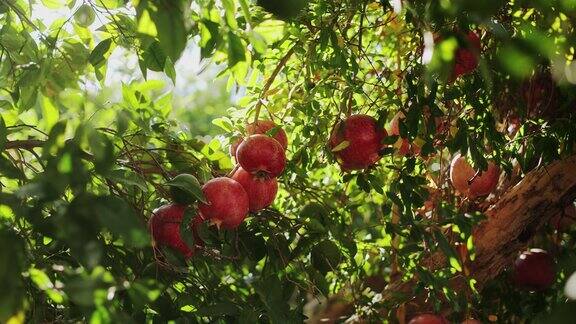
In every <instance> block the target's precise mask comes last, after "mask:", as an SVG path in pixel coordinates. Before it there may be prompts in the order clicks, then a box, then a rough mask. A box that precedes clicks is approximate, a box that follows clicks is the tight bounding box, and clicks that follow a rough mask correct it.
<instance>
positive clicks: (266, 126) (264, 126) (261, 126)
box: [230, 120, 288, 158]
mask: <svg viewBox="0 0 576 324" xmlns="http://www.w3.org/2000/svg"><path fill="white" fill-rule="evenodd" d="M276 127H278V126H277V125H276V124H275V123H274V122H273V121H271V120H259V121H257V122H254V123H251V124H248V125H247V126H246V132H247V133H248V135H249V136H250V135H256V134H266V133H267V132H268V131H269V130H271V129H273V128H276ZM272 137H273V138H274V139H275V140H277V141H278V143H280V145H282V147H283V148H284V150H286V149H287V148H288V136H286V132H285V131H284V130H283V129H281V128H279V129H278V130H277V132H276V133H275V134H274V135H273V136H272ZM242 142H243V140H242V139H237V140H235V141H234V142H232V144H231V145H230V156H233V157H234V158H236V151H237V150H238V146H240V144H241V143H242Z"/></svg>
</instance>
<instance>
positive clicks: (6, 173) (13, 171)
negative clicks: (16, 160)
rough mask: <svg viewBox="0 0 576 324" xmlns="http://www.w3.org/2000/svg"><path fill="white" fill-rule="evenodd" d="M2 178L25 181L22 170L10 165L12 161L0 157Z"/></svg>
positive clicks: (0, 175)
mask: <svg viewBox="0 0 576 324" xmlns="http://www.w3.org/2000/svg"><path fill="white" fill-rule="evenodd" d="M2 176H3V177H7V178H11V179H21V180H24V179H26V176H25V175H24V173H23V172H22V170H20V169H19V168H17V167H16V166H15V165H14V164H12V161H10V160H9V159H8V158H6V157H4V156H3V155H0V177H2Z"/></svg>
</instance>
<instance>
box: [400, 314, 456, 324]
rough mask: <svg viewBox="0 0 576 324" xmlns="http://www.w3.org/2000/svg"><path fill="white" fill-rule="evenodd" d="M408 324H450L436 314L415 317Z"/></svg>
mask: <svg viewBox="0 0 576 324" xmlns="http://www.w3.org/2000/svg"><path fill="white" fill-rule="evenodd" d="M408 324H448V321H447V320H446V319H445V318H444V317H442V316H440V315H435V314H421V315H418V316H416V317H413V318H412V319H411V320H410V322H408Z"/></svg>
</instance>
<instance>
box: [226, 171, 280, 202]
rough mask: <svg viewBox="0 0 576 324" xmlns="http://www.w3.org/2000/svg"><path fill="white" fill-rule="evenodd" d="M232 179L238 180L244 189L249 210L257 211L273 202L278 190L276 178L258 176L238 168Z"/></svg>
mask: <svg viewBox="0 0 576 324" xmlns="http://www.w3.org/2000/svg"><path fill="white" fill-rule="evenodd" d="M232 179H234V180H236V181H238V183H240V184H241V185H242V187H244V190H246V193H247V194H248V200H249V202H250V211H251V212H257V211H259V210H262V209H264V208H266V207H268V206H270V205H271V204H272V203H273V202H274V198H276V193H277V192H278V181H277V180H276V178H269V177H259V176H257V175H254V174H250V173H249V172H246V170H244V169H242V168H239V169H238V170H236V172H235V173H234V175H233V176H232Z"/></svg>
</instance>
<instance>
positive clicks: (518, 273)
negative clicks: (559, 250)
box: [512, 249, 556, 291]
mask: <svg viewBox="0 0 576 324" xmlns="http://www.w3.org/2000/svg"><path fill="white" fill-rule="evenodd" d="M555 277H556V270H555V268H554V260H553V259H552V257H551V256H550V254H548V252H546V251H544V250H541V249H530V250H529V251H526V252H524V253H522V254H521V255H520V256H518V258H517V259H516V261H515V262H514V268H513V271H512V282H513V283H514V284H515V285H516V286H517V287H518V288H521V289H525V290H530V291H537V290H544V289H546V288H549V287H550V286H551V285H552V284H553V283H554V279H555Z"/></svg>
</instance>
